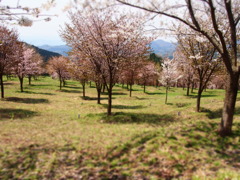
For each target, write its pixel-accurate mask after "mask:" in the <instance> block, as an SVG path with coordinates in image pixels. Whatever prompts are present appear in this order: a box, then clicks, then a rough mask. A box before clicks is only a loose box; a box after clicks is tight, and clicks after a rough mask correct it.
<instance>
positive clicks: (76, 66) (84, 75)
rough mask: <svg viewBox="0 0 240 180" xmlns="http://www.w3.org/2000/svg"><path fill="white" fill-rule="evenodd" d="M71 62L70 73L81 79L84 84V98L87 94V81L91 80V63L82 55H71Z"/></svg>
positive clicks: (74, 77) (76, 78) (78, 79)
mask: <svg viewBox="0 0 240 180" xmlns="http://www.w3.org/2000/svg"><path fill="white" fill-rule="evenodd" d="M70 60H71V63H70V65H69V66H70V68H69V73H70V75H71V77H72V78H73V79H75V80H77V81H79V82H80V83H81V85H82V89H83V91H82V93H83V98H85V96H86V93H85V92H86V88H85V87H86V83H87V81H88V80H89V77H90V70H89V64H87V63H88V62H87V61H85V60H84V59H81V58H80V56H76V55H75V56H73V55H72V56H71V57H70Z"/></svg>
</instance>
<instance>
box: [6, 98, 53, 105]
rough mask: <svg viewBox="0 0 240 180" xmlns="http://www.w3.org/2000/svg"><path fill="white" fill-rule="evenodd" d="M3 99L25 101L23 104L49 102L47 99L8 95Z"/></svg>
mask: <svg viewBox="0 0 240 180" xmlns="http://www.w3.org/2000/svg"><path fill="white" fill-rule="evenodd" d="M5 101H11V102H17V103H25V104H41V103H49V101H48V99H42V98H41V99H36V98H19V97H8V98H5Z"/></svg>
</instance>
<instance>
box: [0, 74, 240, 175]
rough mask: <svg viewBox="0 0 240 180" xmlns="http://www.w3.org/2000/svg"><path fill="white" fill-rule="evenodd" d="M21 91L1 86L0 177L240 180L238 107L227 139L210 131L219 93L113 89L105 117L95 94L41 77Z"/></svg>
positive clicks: (104, 103)
mask: <svg viewBox="0 0 240 180" xmlns="http://www.w3.org/2000/svg"><path fill="white" fill-rule="evenodd" d="M32 83H33V85H31V86H29V85H27V84H24V90H25V91H24V92H23V93H21V92H20V91H19V82H18V81H17V79H13V80H11V81H5V84H6V86H5V99H3V100H1V101H0V179H61V178H63V179H79V178H82V179H89V178H92V179H133V178H135V179H143V178H147V179H239V178H240V175H239V174H240V173H239V168H240V151H239V147H240V146H239V145H240V118H239V113H240V103H239V99H238V101H237V106H236V115H235V119H234V127H233V130H234V134H233V135H232V136H231V137H227V138H224V139H223V138H220V137H219V136H217V134H216V130H217V128H218V124H219V122H220V117H221V108H222V106H223V98H224V91H223V90H207V92H204V93H203V97H202V101H201V107H202V108H201V110H202V112H201V113H196V112H195V104H196V92H197V90H195V93H192V94H191V96H189V97H187V96H186V95H185V94H186V91H185V90H183V89H182V88H171V89H170V91H169V97H168V104H164V100H165V94H164V93H165V89H164V88H163V87H160V88H155V87H147V93H143V88H142V87H141V86H136V85H135V86H133V88H134V91H133V94H132V97H129V92H128V91H127V90H126V89H125V88H122V87H121V85H116V86H115V87H114V93H113V94H114V96H113V98H114V99H113V116H110V117H108V116H106V111H107V109H106V108H107V94H106V93H103V94H102V100H101V103H102V104H100V105H98V104H97V100H96V94H97V93H96V89H95V88H89V86H87V89H86V96H87V97H86V98H85V99H83V98H82V94H81V92H82V89H81V86H80V83H78V82H75V81H67V86H66V87H64V88H63V89H62V90H61V91H60V90H59V87H58V84H59V83H58V81H56V80H52V79H51V78H49V77H40V78H39V79H38V80H36V81H33V82H32Z"/></svg>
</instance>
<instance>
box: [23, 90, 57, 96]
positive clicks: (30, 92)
mask: <svg viewBox="0 0 240 180" xmlns="http://www.w3.org/2000/svg"><path fill="white" fill-rule="evenodd" d="M23 93H26V94H41V95H49V96H52V95H55V94H53V93H42V92H33V91H23Z"/></svg>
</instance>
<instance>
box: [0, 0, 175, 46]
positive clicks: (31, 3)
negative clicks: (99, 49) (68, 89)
mask: <svg viewBox="0 0 240 180" xmlns="http://www.w3.org/2000/svg"><path fill="white" fill-rule="evenodd" d="M18 1H19V4H20V5H21V6H22V7H26V6H27V7H32V8H34V7H41V6H42V4H44V3H46V2H47V1H49V0H0V4H1V5H9V6H12V7H16V6H17V3H18ZM70 1H71V0H56V6H54V7H52V8H50V9H49V11H44V12H42V13H44V14H49V15H55V14H56V15H57V16H55V17H52V20H51V21H49V22H45V21H41V20H40V19H42V18H41V17H40V18H39V19H38V21H36V22H34V23H33V25H32V26H31V27H22V26H19V25H9V26H10V27H13V28H15V29H17V31H18V33H19V37H20V40H22V41H25V42H27V43H29V44H33V45H36V46H40V45H46V44H47V45H62V44H65V43H64V42H63V41H62V39H61V38H60V36H59V31H60V27H61V26H62V27H64V23H65V22H67V21H68V17H67V12H66V11H64V9H65V8H66V7H67V6H68V5H69V2H70ZM161 39H163V40H164V39H165V40H168V41H171V40H172V39H171V38H170V39H169V38H168V39H167V38H161Z"/></svg>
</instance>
